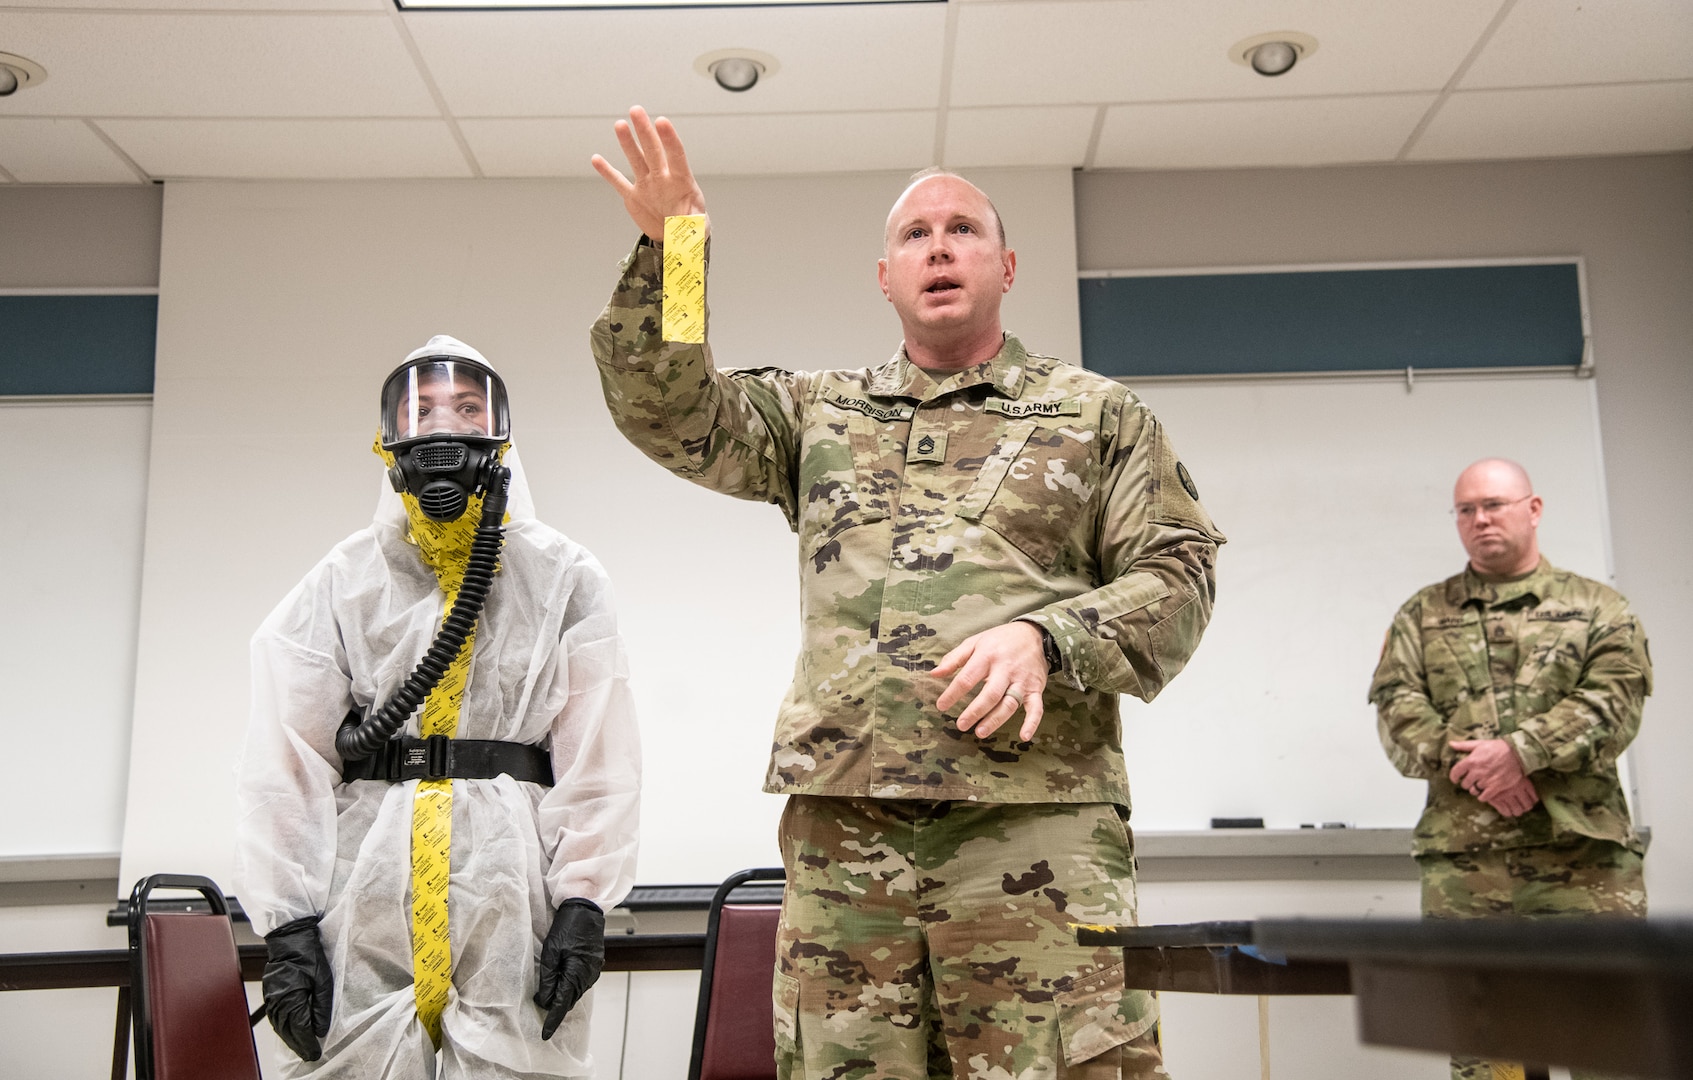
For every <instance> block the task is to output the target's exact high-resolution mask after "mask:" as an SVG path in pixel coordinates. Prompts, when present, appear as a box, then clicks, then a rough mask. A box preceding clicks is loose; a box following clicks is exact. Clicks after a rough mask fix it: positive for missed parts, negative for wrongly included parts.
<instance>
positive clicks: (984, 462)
mask: <svg viewBox="0 0 1693 1080" xmlns="http://www.w3.org/2000/svg"><path fill="white" fill-rule="evenodd" d="M661 277H662V260H661V257H660V256H659V254H658V253H657V252H656V251H655V250H654V249H653V248H652V247H650V246H648V245H647V244H646V243H645V242H643V243H642V244H641V245H639V246H637V247H636V249H635V251H634V252H633V253H632V254H631V255H630V256H629V258H628V259H627V260H625V262H624V264H623V276H622V278H621V280H620V281H619V282H618V284H617V287H616V290H615V291H614V293H613V295H612V298H611V301H610V303H609V304H608V305H607V307H606V308H605V311H604V312H603V313H602V315H601V316H600V318H599V320H598V322H596V323H595V325H594V327H593V331H592V335H591V340H592V346H593V351H594V357H595V360H596V361H597V362H598V365H599V372H600V379H601V383H602V386H603V389H604V392H605V399H606V403H607V406H608V407H609V408H610V410H611V415H612V418H613V420H614V421H615V422H616V424H617V427H618V429H619V430H620V431H622V432H623V434H624V435H625V437H627V438H628V439H629V440H630V441H631V442H632V443H633V444H634V445H635V446H636V447H638V448H639V449H640V450H641V451H642V452H643V453H645V454H646V455H647V456H648V457H650V458H652V459H653V460H654V461H656V462H658V463H659V464H660V465H662V466H664V467H665V468H666V469H668V470H670V471H671V472H673V473H675V474H676V475H678V476H681V477H683V478H685V479H687V480H690V481H692V482H694V483H697V484H701V485H704V486H705V487H708V488H710V489H712V490H714V491H719V492H723V493H725V494H728V495H733V496H736V497H739V498H744V499H754V500H760V501H764V502H770V503H774V504H775V505H777V506H778V507H780V508H781V510H782V513H783V514H784V515H786V517H787V520H788V524H789V526H790V527H791V528H792V529H793V530H794V532H795V533H797V534H798V542H799V552H798V554H799V565H800V575H801V583H800V607H801V623H802V635H803V637H802V647H801V652H800V656H799V660H798V663H797V664H796V666H795V671H794V679H793V683H792V685H791V687H790V689H789V691H788V693H787V696H786V698H785V699H784V700H783V702H782V704H781V707H780V711H779V713H778V716H777V722H776V735H775V740H774V745H773V747H772V751H771V759H770V766H769V771H768V774H767V776H766V781H765V790H766V791H771V792H780V793H789V794H795V793H797V794H807V795H832V796H858V797H868V798H893V799H933V800H949V799H968V800H982V801H989V802H1006V803H1009V802H1110V803H1118V804H1121V805H1124V806H1127V805H1128V802H1129V793H1128V780H1127V775H1126V773H1125V769H1124V765H1123V753H1122V731H1121V723H1120V719H1119V715H1118V701H1117V695H1119V694H1132V695H1134V696H1136V697H1139V698H1142V699H1144V700H1148V701H1150V700H1151V699H1152V697H1153V696H1154V695H1155V694H1157V693H1158V691H1159V690H1160V689H1161V688H1162V687H1163V686H1164V685H1165V683H1167V682H1168V681H1169V680H1170V679H1171V678H1173V677H1174V676H1175V675H1176V673H1177V672H1178V671H1180V670H1181V669H1182V667H1183V666H1184V665H1185V664H1186V663H1187V660H1188V658H1189V657H1190V656H1191V655H1192V653H1193V651H1194V648H1195V647H1196V646H1197V645H1198V644H1199V638H1200V634H1201V632H1202V631H1203V630H1204V628H1205V625H1206V623H1207V622H1208V621H1209V619H1210V614H1211V605H1212V600H1213V596H1214V592H1215V565H1216V555H1217V546H1218V545H1219V544H1221V543H1222V542H1223V537H1222V535H1221V534H1220V533H1219V532H1218V531H1217V529H1216V527H1215V526H1214V525H1213V524H1212V523H1211V519H1210V517H1209V516H1208V515H1207V514H1206V512H1205V510H1204V508H1203V507H1202V506H1201V505H1200V503H1199V501H1198V492H1197V488H1196V487H1195V486H1194V482H1193V479H1192V477H1191V476H1189V474H1188V472H1187V470H1186V468H1185V466H1183V465H1181V464H1180V463H1179V461H1178V460H1177V458H1176V454H1175V450H1174V449H1173V448H1172V447H1171V445H1170V441H1169V437H1168V435H1167V434H1166V433H1165V431H1164V429H1163V427H1162V426H1161V425H1160V424H1159V423H1158V421H1157V420H1156V419H1155V418H1154V417H1153V415H1152V414H1151V412H1150V411H1149V410H1148V409H1147V408H1146V407H1145V406H1144V405H1143V404H1141V402H1140V401H1139V400H1138V399H1137V398H1136V397H1135V396H1134V395H1133V394H1132V393H1130V392H1129V390H1128V389H1127V388H1125V387H1124V386H1122V385H1120V384H1118V383H1116V382H1114V381H1112V380H1110V379H1107V378H1105V377H1103V376H1101V375H1098V374H1095V373H1093V372H1089V371H1085V370H1083V369H1081V368H1078V367H1075V366H1073V365H1070V364H1066V363H1063V362H1061V361H1058V360H1054V359H1051V358H1049V357H1044V356H1038V355H1034V354H1031V353H1028V352H1026V351H1025V350H1024V348H1023V346H1022V344H1021V343H1019V342H1018V340H1017V339H1016V338H1015V337H1012V336H1010V335H1007V336H1006V338H1005V344H1004V346H1003V347H1002V348H1001V349H1000V351H999V353H998V354H997V355H996V356H994V357H993V358H992V359H991V360H989V361H987V362H985V363H982V364H978V365H976V366H974V367H970V368H967V369H964V370H962V371H958V372H955V373H951V374H944V375H941V374H937V375H931V374H929V373H926V372H924V371H923V370H922V369H921V368H919V367H917V366H916V365H914V364H912V363H911V361H910V360H909V359H908V358H907V357H906V356H905V353H904V350H903V349H901V350H900V352H899V353H898V354H896V355H895V356H894V357H893V359H891V360H889V361H888V362H886V363H884V364H882V365H881V366H879V367H875V368H869V369H860V370H849V371H789V370H783V369H780V368H759V369H742V370H737V369H721V370H720V369H718V368H716V367H715V366H714V364H713V362H712V358H711V349H710V346H709V344H699V345H687V344H677V343H671V342H666V341H664V340H663V339H662V335H661V331H660V328H661V326H662V296H663V288H662V281H661ZM1015 619H1024V620H1027V621H1029V622H1033V623H1035V624H1037V625H1039V626H1042V627H1044V628H1045V629H1046V630H1047V631H1048V632H1049V633H1050V634H1051V635H1052V637H1053V639H1054V640H1055V641H1056V643H1057V645H1058V649H1059V652H1060V653H1061V655H1062V657H1063V668H1062V669H1061V671H1060V672H1059V673H1057V674H1055V675H1053V676H1052V677H1051V679H1050V680H1049V682H1048V685H1047V688H1046V691H1045V693H1044V694H1043V698H1044V703H1045V706H1046V717H1045V719H1044V720H1043V721H1042V723H1041V727H1040V731H1039V734H1038V735H1037V736H1036V738H1035V739H1034V741H1033V742H1032V743H1024V742H1021V741H1019V740H1018V739H1017V737H1016V735H1017V726H1018V722H1019V721H1016V720H1013V721H1012V722H1010V723H1007V724H1006V725H1005V726H1004V727H1002V728H1001V729H1000V730H999V731H998V732H996V733H995V734H994V735H993V736H991V737H989V738H986V739H978V738H977V737H976V736H975V735H969V734H965V733H961V732H959V731H958V730H957V727H956V725H955V724H953V723H952V722H951V721H950V720H949V719H948V717H946V716H944V715H942V713H941V712H940V710H939V709H937V708H936V707H935V700H936V698H937V697H938V696H939V695H940V693H941V691H942V690H943V689H944V688H945V686H946V682H945V681H944V680H941V679H937V678H935V677H934V676H932V675H930V674H929V672H930V671H931V669H933V668H934V667H935V665H936V664H937V663H938V662H939V661H940V659H941V658H942V657H943V656H944V655H946V653H947V652H948V651H949V650H951V649H952V648H953V647H954V646H955V645H957V644H958V643H959V642H961V641H963V640H964V639H965V638H967V637H969V636H970V635H972V634H975V633H978V632H980V631H983V630H987V629H989V628H992V627H995V626H998V625H1001V624H1003V623H1007V622H1010V621H1012V620H1015Z"/></svg>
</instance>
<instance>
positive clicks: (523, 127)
mask: <svg viewBox="0 0 1693 1080" xmlns="http://www.w3.org/2000/svg"><path fill="white" fill-rule="evenodd" d="M614 120H615V118H614V117H610V116H599V117H572V118H569V119H555V118H551V117H540V116H537V117H521V118H517V119H508V120H460V121H459V130H460V131H462V132H464V138H465V141H466V142H468V143H469V144H470V152H471V153H472V154H475V155H476V161H477V164H479V165H481V166H482V171H483V173H485V174H486V175H488V176H495V177H532V176H594V175H597V174H596V173H595V172H594V170H593V167H592V166H590V165H589V164H588V159H589V158H590V157H592V156H594V155H595V154H604V155H605V156H606V158H607V159H609V160H611V161H613V162H616V163H617V164H618V166H619V167H622V164H623V156H622V154H621V153H620V152H619V150H618V147H617V137H616V136H615V135H613V134H612V131H611V125H612V123H613V122H614ZM682 138H683V139H684V140H685V142H686V143H691V142H692V140H691V139H689V132H688V131H685V130H684V131H682ZM689 148H690V150H691V149H692V147H691V145H690V147H689Z"/></svg>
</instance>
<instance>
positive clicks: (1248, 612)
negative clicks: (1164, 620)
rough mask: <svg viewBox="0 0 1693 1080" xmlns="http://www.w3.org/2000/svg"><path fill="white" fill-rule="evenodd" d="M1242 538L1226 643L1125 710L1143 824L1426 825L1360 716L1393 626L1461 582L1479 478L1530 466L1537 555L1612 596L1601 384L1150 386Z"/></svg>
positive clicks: (1231, 542) (1229, 561)
mask: <svg viewBox="0 0 1693 1080" xmlns="http://www.w3.org/2000/svg"><path fill="white" fill-rule="evenodd" d="M1137 393H1139V394H1140V396H1141V397H1142V399H1143V400H1144V401H1146V403H1147V404H1148V405H1149V406H1150V407H1151V408H1152V410H1153V411H1154V412H1155V413H1156V414H1157V415H1158V417H1159V419H1160V420H1162V421H1163V422H1164V423H1165V425H1166V426H1167V427H1168V429H1169V432H1170V435H1171V438H1172V440H1173V442H1174V444H1175V446H1176V448H1177V449H1178V450H1179V452H1180V454H1181V456H1182V459H1183V461H1184V462H1185V463H1186V465H1187V467H1188V469H1189V471H1190V472H1191V473H1192V475H1193V478H1194V480H1195V481H1196V482H1197V484H1198V486H1199V493H1200V498H1201V500H1202V501H1203V502H1204V504H1205V507H1206V509H1207V510H1209V511H1210V512H1211V515H1212V517H1213V518H1214V519H1215V520H1216V522H1217V525H1218V527H1219V528H1220V529H1222V531H1223V532H1224V533H1225V534H1226V535H1227V536H1228V543H1227V544H1226V545H1225V546H1224V547H1223V549H1222V551H1221V554H1220V556H1219V565H1218V573H1217V604H1216V609H1215V612H1214V615H1213V618H1212V622H1211V626H1210V628H1209V629H1208V630H1207V631H1206V634H1205V638H1204V640H1203V642H1202V643H1201V645H1200V647H1199V651H1198V652H1197V653H1196V654H1195V656H1194V658H1193V660H1192V661H1191V662H1190V663H1189V664H1188V667H1187V669H1186V670H1185V671H1184V672H1182V674H1181V675H1180V676H1178V677H1177V678H1176V680H1175V681H1174V682H1173V683H1171V684H1170V686H1169V687H1168V688H1167V689H1166V690H1165V691H1164V693H1163V694H1162V695H1160V696H1159V697H1158V699H1157V700H1156V701H1155V702H1153V703H1152V704H1151V705H1146V704H1142V703H1140V702H1138V701H1134V700H1133V699H1128V698H1125V699H1124V728H1125V732H1124V739H1125V751H1126V754H1127V757H1128V768H1129V778H1130V790H1131V795H1132V798H1133V800H1134V823H1135V826H1136V827H1137V828H1141V829H1153V830H1160V829H1203V828H1206V827H1207V826H1208V825H1209V823H1210V819H1211V818H1212V817H1213V816H1218V817H1262V818H1263V819H1264V824H1265V825H1266V826H1267V827H1270V828H1296V827H1298V826H1299V825H1302V824H1307V823H1320V822H1325V821H1329V822H1333V821H1342V822H1347V823H1349V824H1351V825H1353V826H1357V827H1406V826H1410V825H1412V824H1414V823H1415V821H1416V818H1417V815H1418V813H1419V812H1420V810H1421V807H1422V803H1423V797H1424V794H1425V791H1426V784H1425V783H1424V782H1423V781H1420V780H1408V779H1405V778H1403V777H1400V776H1399V774H1398V773H1397V772H1396V771H1395V770H1394V769H1393V767H1392V766H1391V765H1389V764H1388V762H1387V759H1386V757H1385V756H1384V754H1383V752H1382V750H1381V746H1380V744H1379V743H1378V741H1377V739H1376V732H1375V710H1374V709H1373V708H1372V707H1371V706H1370V705H1369V704H1368V703H1367V702H1366V700H1365V695H1366V693H1367V692H1368V689H1369V684H1370V677H1371V675H1372V673H1373V672H1374V670H1375V665H1376V661H1377V659H1378V657H1379V654H1380V649H1381V644H1382V640H1383V637H1384V635H1385V634H1386V632H1387V628H1388V624H1389V622H1391V620H1392V618H1393V614H1394V612H1395V611H1397V610H1398V608H1399V605H1401V604H1402V603H1404V602H1405V601H1406V600H1408V599H1409V598H1410V597H1411V595H1412V594H1413V593H1415V592H1416V591H1417V590H1418V589H1420V588H1422V587H1424V586H1426V585H1431V584H1434V583H1435V582H1437V581H1441V580H1443V579H1445V578H1447V577H1450V576H1451V575H1452V574H1455V573H1457V572H1459V571H1460V570H1462V569H1463V567H1464V563H1465V555H1464V552H1463V548H1462V546H1461V545H1460V544H1459V541H1458V535H1457V528H1456V523H1455V522H1454V521H1453V519H1452V517H1451V515H1450V513H1449V512H1448V511H1449V508H1450V506H1451V504H1452V485H1453V483H1454V481H1456V479H1457V477H1458V473H1459V472H1461V471H1462V470H1463V468H1464V467H1465V466H1466V465H1468V464H1469V463H1470V462H1472V461H1475V460H1477V459H1479V458H1483V457H1507V458H1512V459H1514V460H1516V461H1519V462H1521V463H1522V464H1523V465H1524V467H1526V468H1527V469H1528V471H1529V475H1530V477H1531V478H1532V479H1533V481H1534V485H1535V490H1536V491H1537V493H1538V494H1540V495H1541V497H1542V498H1543V499H1544V500H1545V504H1546V509H1545V514H1544V517H1543V519H1542V521H1541V526H1540V544H1541V551H1542V552H1543V553H1544V554H1545V556H1546V558H1547V559H1549V560H1550V561H1551V562H1552V563H1553V564H1554V565H1557V566H1559V567H1562V568H1564V569H1568V570H1573V571H1575V572H1576V573H1579V574H1583V575H1586V576H1588V577H1592V578H1595V579H1597V580H1600V581H1605V582H1610V581H1611V573H1610V565H1609V564H1610V559H1609V544H1608V526H1607V520H1608V519H1607V513H1606V501H1605V491H1604V478H1603V471H1602V459H1601V454H1600V438H1599V427H1598V418H1597V417H1598V414H1597V411H1596V399H1595V384H1594V380H1592V379H1581V378H1575V377H1572V376H1545V377H1527V376H1515V377H1510V376H1506V377H1495V378H1477V377H1464V378H1447V379H1427V378H1424V377H1421V376H1419V377H1418V378H1417V379H1416V381H1415V383H1414V384H1413V385H1409V386H1408V384H1407V382H1406V381H1405V380H1404V379H1403V378H1400V379H1360V380H1341V381H1321V380H1309V379H1284V380H1274V381H1272V380H1263V381H1254V382H1205V381H1193V382H1169V383H1154V384H1151V385H1146V386H1143V387H1139V388H1137Z"/></svg>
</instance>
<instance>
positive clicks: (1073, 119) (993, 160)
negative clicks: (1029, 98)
mask: <svg viewBox="0 0 1693 1080" xmlns="http://www.w3.org/2000/svg"><path fill="white" fill-rule="evenodd" d="M1098 112H1099V110H1098V108H1097V107H1095V106H1092V105H1073V106H1064V105H1052V106H1047V107H1045V108H1035V107H1031V108H1020V109H949V110H947V114H946V159H945V160H946V163H947V165H949V166H952V167H954V168H960V169H964V168H978V169H979V168H998V167H1002V166H1012V167H1021V166H1030V165H1069V166H1079V165H1081V164H1082V163H1083V162H1084V161H1086V159H1087V152H1088V138H1089V136H1091V135H1092V134H1093V121H1094V117H1095V116H1096V115H1097V114H1098Z"/></svg>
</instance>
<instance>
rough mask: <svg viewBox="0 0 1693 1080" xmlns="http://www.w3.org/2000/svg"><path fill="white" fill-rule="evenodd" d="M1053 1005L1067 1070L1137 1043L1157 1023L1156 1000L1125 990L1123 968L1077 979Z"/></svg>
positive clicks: (1111, 969) (1119, 965)
mask: <svg viewBox="0 0 1693 1080" xmlns="http://www.w3.org/2000/svg"><path fill="white" fill-rule="evenodd" d="M1056 1001H1057V1003H1058V1032H1059V1038H1060V1039H1062V1040H1063V1044H1064V1064H1065V1065H1067V1066H1068V1065H1079V1064H1081V1063H1082V1062H1084V1061H1089V1060H1091V1059H1093V1058H1095V1057H1098V1056H1099V1055H1100V1054H1103V1053H1105V1052H1106V1051H1107V1050H1110V1049H1112V1048H1113V1047H1118V1046H1122V1045H1123V1044H1124V1043H1127V1042H1131V1041H1133V1040H1135V1039H1138V1038H1140V1037H1141V1036H1142V1035H1144V1034H1146V1033H1147V1032H1148V1031H1151V1030H1152V1028H1153V1027H1154V1026H1155V1025H1156V1024H1157V1023H1158V999H1157V998H1155V997H1153V996H1152V995H1151V994H1150V993H1148V992H1147V991H1145V990H1125V989H1124V988H1123V965H1122V964H1117V965H1115V966H1114V967H1108V968H1106V969H1105V970H1103V971H1099V972H1095V973H1094V974H1092V975H1089V976H1088V977H1087V978H1085V979H1077V980H1076V982H1075V985H1073V986H1071V987H1070V989H1068V990H1065V991H1062V992H1060V993H1059V994H1057V995H1056Z"/></svg>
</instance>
